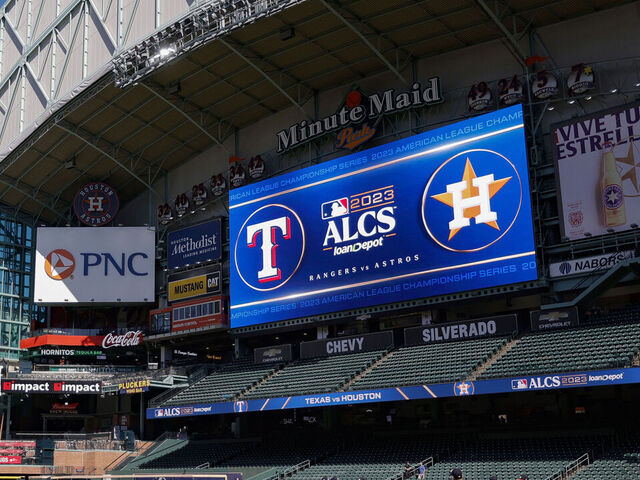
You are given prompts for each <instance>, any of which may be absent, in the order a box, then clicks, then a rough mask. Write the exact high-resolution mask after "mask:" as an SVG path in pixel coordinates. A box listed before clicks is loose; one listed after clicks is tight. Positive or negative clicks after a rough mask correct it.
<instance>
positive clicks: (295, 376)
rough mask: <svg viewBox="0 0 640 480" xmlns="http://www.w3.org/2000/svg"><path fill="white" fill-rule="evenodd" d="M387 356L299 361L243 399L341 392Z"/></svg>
mask: <svg viewBox="0 0 640 480" xmlns="http://www.w3.org/2000/svg"><path fill="white" fill-rule="evenodd" d="M383 355H384V352H382V351H375V352H363V353H352V354H348V355H338V356H335V357H327V358H312V359H307V360H300V361H298V362H296V363H294V364H293V365H289V366H287V367H286V368H284V369H282V370H281V371H280V372H278V374H277V375H274V376H273V377H271V378H270V379H268V380H267V381H265V382H263V383H261V384H260V385H258V386H257V388H255V389H254V390H252V391H251V392H249V393H248V394H244V395H243V396H242V397H243V398H267V397H288V396H291V395H301V394H311V393H325V392H332V391H335V390H338V389H340V388H341V387H342V386H343V385H344V384H345V383H347V382H348V381H349V380H351V379H352V378H353V377H354V376H356V375H357V374H358V373H360V372H362V371H363V370H365V369H366V368H368V367H369V366H370V365H371V364H372V363H374V362H375V361H376V360H378V359H379V358H381V357H382V356H383Z"/></svg>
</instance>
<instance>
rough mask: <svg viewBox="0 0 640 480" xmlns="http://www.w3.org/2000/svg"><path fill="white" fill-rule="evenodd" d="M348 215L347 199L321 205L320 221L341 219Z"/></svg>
mask: <svg viewBox="0 0 640 480" xmlns="http://www.w3.org/2000/svg"><path fill="white" fill-rule="evenodd" d="M348 213H349V199H348V198H347V197H343V198H338V199H337V200H331V201H330V202H324V203H323V204H322V219H323V220H328V219H330V218H335V217H341V216H342V215H347V214H348Z"/></svg>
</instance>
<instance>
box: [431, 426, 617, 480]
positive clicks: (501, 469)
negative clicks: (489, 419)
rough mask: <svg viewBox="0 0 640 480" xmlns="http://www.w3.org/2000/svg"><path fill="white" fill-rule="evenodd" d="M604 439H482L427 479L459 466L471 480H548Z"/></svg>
mask: <svg viewBox="0 0 640 480" xmlns="http://www.w3.org/2000/svg"><path fill="white" fill-rule="evenodd" d="M608 441H610V440H608ZM602 442H603V437H597V436H593V437H587V436H579V437H559V438H549V437H545V438H543V437H541V438H501V439H489V438H484V439H479V440H478V441H476V442H474V443H473V444H470V445H465V446H464V447H461V448H460V449H459V450H458V451H457V452H456V453H454V454H452V455H450V456H448V457H445V458H444V459H443V460H442V461H440V462H437V463H436V464H435V465H433V466H432V467H431V468H429V469H427V473H426V476H425V478H426V479H427V480H441V479H443V478H449V477H448V475H449V472H450V471H451V469H452V468H456V467H457V468H460V469H461V470H462V473H463V474H464V477H465V478H469V479H487V478H489V477H490V476H491V475H498V478H499V479H516V478H519V476H520V475H522V474H525V475H528V476H529V480H546V479H547V478H549V476H551V475H553V474H555V473H557V472H559V471H560V470H562V469H563V468H564V467H565V466H566V465H568V464H569V463H571V462H572V461H574V460H575V459H577V458H578V457H580V456H581V455H583V454H585V453H587V452H589V451H590V450H591V449H593V448H594V446H596V445H598V444H601V443H602ZM611 478H615V477H611Z"/></svg>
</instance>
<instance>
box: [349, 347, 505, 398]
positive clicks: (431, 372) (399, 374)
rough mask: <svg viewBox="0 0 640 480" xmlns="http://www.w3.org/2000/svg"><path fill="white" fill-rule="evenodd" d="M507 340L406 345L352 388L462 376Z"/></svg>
mask: <svg viewBox="0 0 640 480" xmlns="http://www.w3.org/2000/svg"><path fill="white" fill-rule="evenodd" d="M506 342H507V339H505V338H485V339H478V340H471V341H463V342H449V343H436V344H431V345H423V346H416V347H402V348H399V349H398V350H396V351H394V352H392V353H391V354H390V355H389V356H388V357H387V358H385V359H384V360H383V361H381V362H380V363H379V364H378V365H376V367H375V368H373V369H372V370H371V371H369V372H368V373H367V374H366V375H363V376H362V377H361V378H359V379H358V380H356V381H355V382H354V383H353V384H352V385H351V389H352V390H364V389H367V388H381V387H395V386H401V385H420V384H424V383H441V382H450V381H458V380H462V379H464V378H466V377H468V376H469V375H470V374H471V372H473V370H474V369H475V368H476V367H478V366H479V365H481V364H482V363H484V362H486V361H487V360H488V359H489V358H490V357H491V356H492V355H494V354H495V353H496V352H497V351H498V350H499V349H500V348H501V347H502V346H503V345H504V344H505V343H506Z"/></svg>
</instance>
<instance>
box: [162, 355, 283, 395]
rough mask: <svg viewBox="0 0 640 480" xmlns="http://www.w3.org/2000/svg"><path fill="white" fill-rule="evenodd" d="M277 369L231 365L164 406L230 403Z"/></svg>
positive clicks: (240, 363) (245, 363)
mask: <svg viewBox="0 0 640 480" xmlns="http://www.w3.org/2000/svg"><path fill="white" fill-rule="evenodd" d="M275 369H276V367H274V366H273V365H252V364H250V363H248V362H237V363H235V364H230V365H228V366H225V367H224V368H222V369H220V370H216V371H215V372H213V373H211V374H209V375H207V376H206V377H204V378H203V379H202V380H200V381H198V382H196V383H194V384H193V385H191V386H189V387H187V388H185V389H184V390H181V391H180V392H179V393H178V394H176V395H174V396H173V397H171V398H169V400H167V401H166V402H164V404H163V406H172V405H188V404H194V403H206V402H225V401H230V400H233V399H234V398H235V397H237V396H238V395H239V394H240V393H241V392H243V391H244V390H246V389H248V388H250V387H251V386H253V385H254V384H256V383H257V382H259V381H260V380H262V379H263V378H265V377H267V376H268V375H270V374H272V373H273V372H274V371H275Z"/></svg>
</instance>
